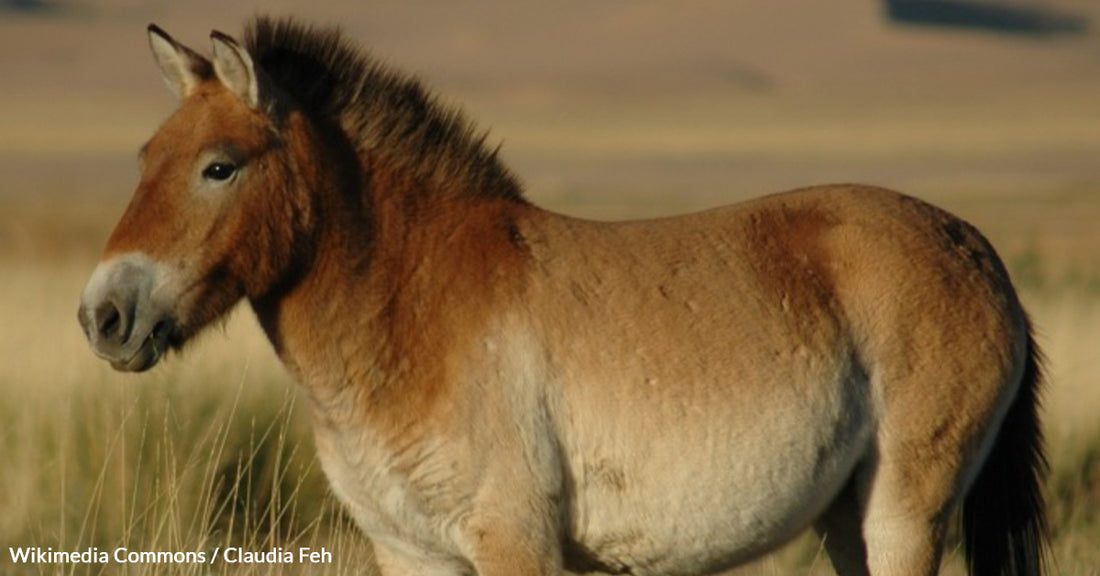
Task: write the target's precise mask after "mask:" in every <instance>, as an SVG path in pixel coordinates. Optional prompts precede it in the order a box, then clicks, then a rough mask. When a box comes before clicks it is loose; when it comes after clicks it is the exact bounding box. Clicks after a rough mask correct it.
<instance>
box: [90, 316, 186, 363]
mask: <svg viewBox="0 0 1100 576" xmlns="http://www.w3.org/2000/svg"><path fill="white" fill-rule="evenodd" d="M176 333H177V330H176V328H175V323H174V322H172V321H171V320H169V319H165V320H161V321H160V322H157V323H156V325H155V326H153V329H152V330H151V331H150V332H149V334H148V335H147V336H146V337H145V338H144V339H143V340H142V341H141V345H140V346H138V348H137V349H136V350H134V352H133V353H132V354H130V355H129V356H128V357H126V358H119V357H117V356H115V355H112V354H110V353H108V352H104V351H101V350H99V349H97V348H96V347H95V346H94V345H93V346H92V349H93V351H95V353H96V355H97V356H99V357H100V358H103V359H104V360H107V361H108V362H110V363H111V367H112V368H114V369H115V370H118V371H119V372H144V371H146V370H148V369H150V368H152V367H153V366H156V365H157V363H158V362H159V361H160V359H161V358H163V357H164V355H165V353H166V352H168V350H169V349H170V348H173V347H176V343H175V342H176V340H177V338H178V337H177V336H176Z"/></svg>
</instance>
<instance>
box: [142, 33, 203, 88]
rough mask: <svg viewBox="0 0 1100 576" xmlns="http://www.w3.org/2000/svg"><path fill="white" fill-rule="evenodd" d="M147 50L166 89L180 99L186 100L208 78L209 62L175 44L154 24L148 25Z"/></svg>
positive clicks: (173, 40)
mask: <svg viewBox="0 0 1100 576" xmlns="http://www.w3.org/2000/svg"><path fill="white" fill-rule="evenodd" d="M148 30H149V48H150V49H151V50H152V51H153V58H154V59H155V60H156V61H157V66H159V67H160V73H161V75H163V76H164V81H165V82H166V83H167V84H168V87H169V88H171V89H172V91H173V92H175V93H176V96H179V97H180V98H186V97H187V96H188V95H190V94H191V93H192V92H194V91H195V88H197V87H198V85H199V83H201V82H202V81H203V80H205V79H206V78H209V77H210V74H211V71H210V61H209V60H207V59H206V58H203V57H202V56H199V55H198V54H197V53H196V52H195V51H193V50H191V49H190V48H188V47H186V46H184V45H183V44H180V43H179V42H176V40H175V39H174V38H172V37H171V36H169V35H168V33H167V32H165V31H164V30H161V29H160V28H159V27H157V25H156V24H150V25H149V29H148Z"/></svg>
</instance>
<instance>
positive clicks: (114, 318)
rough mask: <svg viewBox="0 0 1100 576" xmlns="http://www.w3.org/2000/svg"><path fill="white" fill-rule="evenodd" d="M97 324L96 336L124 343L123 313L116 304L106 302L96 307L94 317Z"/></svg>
mask: <svg viewBox="0 0 1100 576" xmlns="http://www.w3.org/2000/svg"><path fill="white" fill-rule="evenodd" d="M92 319H93V321H94V322H95V329H96V334H97V335H98V336H99V338H101V339H103V340H113V341H116V342H121V341H122V333H123V331H124V327H123V325H122V313H121V312H120V311H119V309H118V306H115V303H114V302H110V301H107V302H104V303H102V304H100V305H99V306H97V307H96V309H95V312H94V314H93V317H92Z"/></svg>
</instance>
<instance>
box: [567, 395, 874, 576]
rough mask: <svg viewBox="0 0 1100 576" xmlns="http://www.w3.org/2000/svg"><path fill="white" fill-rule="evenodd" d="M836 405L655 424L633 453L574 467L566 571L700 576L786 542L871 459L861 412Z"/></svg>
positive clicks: (624, 452) (578, 462)
mask: <svg viewBox="0 0 1100 576" xmlns="http://www.w3.org/2000/svg"><path fill="white" fill-rule="evenodd" d="M833 399H834V400H836V401H837V402H838V404H837V405H830V404H831V402H830V401H823V404H821V405H816V406H811V405H806V406H804V407H803V408H802V409H795V410H793V411H788V412H786V413H782V414H780V413H777V412H778V411H773V413H772V414H771V415H770V416H769V415H768V414H767V412H768V410H767V409H763V414H764V417H762V418H759V419H754V420H753V421H752V422H751V425H742V426H738V425H737V424H736V423H733V422H728V421H727V422H713V423H712V424H711V426H710V427H709V429H707V430H704V428H707V425H706V424H703V423H701V422H683V423H680V426H676V425H669V426H664V427H662V426H660V424H659V423H657V428H664V430H665V431H664V435H663V436H662V437H660V438H658V437H653V438H652V441H651V442H649V443H645V442H642V443H639V444H638V445H637V446H636V447H635V448H636V450H634V451H632V452H631V451H628V450H625V449H624V450H614V449H609V450H607V451H606V452H604V453H603V455H602V457H599V458H596V459H591V458H589V459H585V458H577V459H575V460H574V461H573V462H572V472H573V476H574V478H573V481H574V483H573V485H574V486H575V487H576V488H575V492H574V493H573V494H572V495H571V496H572V497H573V501H572V502H571V516H570V531H571V536H572V540H573V541H574V546H573V548H574V550H572V551H571V553H570V554H569V555H568V556H571V557H572V560H573V562H572V563H573V564H575V565H576V567H577V568H585V569H602V570H607V571H614V570H623V569H629V570H630V573H632V574H636V575H642V574H679V573H682V574H701V573H709V572H711V571H714V570H717V569H720V568H724V567H727V566H732V565H735V564H739V563H741V562H744V561H747V560H749V559H751V558H753V557H755V556H758V555H760V554H763V553H765V552H767V551H769V550H771V549H773V548H775V547H777V546H779V545H781V544H783V543H784V542H786V541H788V540H789V539H791V538H793V537H794V536H795V535H797V534H798V533H799V532H801V531H802V530H803V529H805V528H806V527H807V526H808V525H809V524H810V523H812V522H813V520H814V519H815V518H816V517H817V516H818V515H819V514H820V513H821V512H822V511H823V509H824V508H825V507H826V506H827V505H828V503H829V501H831V500H832V499H833V498H834V497H835V495H836V494H837V493H838V492H839V491H840V489H841V488H842V487H843V486H844V484H845V482H846V481H847V480H848V478H849V476H850V475H851V472H852V469H853V467H854V466H855V464H856V462H857V461H858V460H859V459H860V458H861V457H863V455H864V454H866V451H867V446H868V440H869V437H870V426H869V424H868V422H869V419H868V418H866V416H867V415H866V414H865V413H864V412H865V411H864V410H863V408H862V407H861V406H858V405H852V403H849V402H843V401H842V400H841V398H838V397H833ZM845 404H846V405H847V406H845ZM857 404H858V403H857ZM620 432H621V434H622V436H623V437H627V436H630V433H629V432H628V431H627V430H621V431H620ZM640 436H645V434H644V433H642V434H640ZM677 436H679V438H677Z"/></svg>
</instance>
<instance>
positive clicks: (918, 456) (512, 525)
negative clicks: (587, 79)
mask: <svg viewBox="0 0 1100 576" xmlns="http://www.w3.org/2000/svg"><path fill="white" fill-rule="evenodd" d="M148 33H149V34H148V38H149V44H150V47H151V50H152V53H153V56H154V59H155V61H156V63H157V65H158V66H159V68H160V71H161V73H162V75H163V77H164V80H165V81H166V82H167V84H168V85H169V87H170V88H171V89H172V90H173V91H174V92H175V93H176V95H178V97H179V98H180V103H179V107H178V109H176V110H175V112H174V113H172V114H171V116H170V117H169V118H168V119H167V120H166V121H165V122H164V123H163V124H162V125H161V126H160V128H159V129H158V131H157V132H156V133H155V134H154V135H153V136H152V138H151V139H150V140H149V141H148V143H146V144H145V145H144V147H143V148H142V149H141V178H140V182H139V183H138V185H137V187H136V191H135V192H134V195H133V197H132V199H131V201H130V203H129V205H128V207H127V208H126V210H125V212H124V214H123V215H122V216H121V219H120V220H119V222H118V223H117V225H116V227H115V229H114V231H113V232H112V233H111V235H110V237H109V239H108V240H107V244H106V248H105V250H104V253H103V258H102V260H101V261H100V262H99V263H98V265H97V266H96V268H95V270H94V271H93V272H92V274H91V278H90V279H89V281H88V283H87V286H86V287H85V289H84V291H83V293H82V296H81V304H80V307H79V312H78V319H79V322H80V324H81V326H82V328H83V330H84V332H85V334H86V336H87V339H88V340H89V343H90V346H91V349H92V350H93V351H94V352H95V354H97V355H98V356H100V357H102V358H103V359H105V360H107V361H109V362H110V364H111V365H112V366H113V367H114V368H115V369H117V370H121V371H131V372H140V371H144V370H147V369H149V368H151V367H153V366H154V365H156V364H157V363H158V361H159V360H161V359H162V358H163V357H164V356H165V355H166V354H167V353H168V352H170V351H173V350H177V349H179V348H181V347H182V346H183V345H184V344H185V343H186V342H188V341H189V340H190V339H191V338H192V337H193V336H194V335H195V334H197V333H199V332H201V331H202V330H203V328H204V327H207V326H209V325H210V324H211V323H212V322H214V321H216V320H217V319H219V318H221V317H223V316H224V315H225V314H226V313H227V312H228V311H229V310H230V309H231V308H232V307H233V306H234V305H235V304H236V303H238V302H239V301H243V300H247V302H248V303H249V305H250V306H251V308H252V310H253V311H254V313H255V315H256V317H257V319H258V321H259V324H260V326H261V327H262V329H263V331H264V332H265V334H266V336H267V338H268V339H269V340H270V342H271V344H272V345H273V347H274V349H275V351H276V352H277V354H278V356H279V358H280V360H281V362H282V363H283V364H284V365H285V366H286V368H287V370H288V371H289V372H290V374H291V375H293V377H294V378H295V380H296V381H297V382H298V383H299V385H300V387H301V388H302V389H303V390H304V393H303V395H304V396H305V397H306V398H308V401H307V403H308V406H309V412H310V414H311V419H312V422H313V429H314V433H315V443H316V446H317V454H318V459H319V461H320V462H321V464H322V468H323V470H324V472H325V474H326V477H327V479H328V481H329V484H330V485H331V488H332V491H333V492H334V493H335V495H336V496H337V497H338V499H339V500H340V501H341V502H342V504H343V505H344V506H345V507H346V509H347V510H348V511H349V513H350V514H351V516H352V517H353V518H354V519H355V522H356V524H357V526H358V527H359V528H360V529H361V531H362V532H363V533H364V534H365V536H367V537H368V538H369V539H370V541H371V543H372V545H373V546H374V549H375V556H376V559H377V562H378V565H379V567H380V568H381V570H382V573H383V574H385V575H387V576H405V575H433V576H439V575H475V574H476V575H479V576H515V575H532V576H548V575H555V574H561V573H562V572H563V571H570V572H598V573H605V574H630V575H635V576H643V575H657V574H665V575H688V574H711V573H715V572H718V571H722V570H725V569H728V568H730V567H733V566H736V565H739V564H743V563H745V562H747V561H749V560H752V559H755V558H758V557H760V556H762V555H764V554H766V553H768V552H770V551H773V550H775V549H776V548H777V547H779V546H781V545H782V544H784V543H786V542H788V541H790V540H791V539H793V538H794V537H795V536H797V535H799V534H800V533H803V532H805V531H807V530H810V529H813V530H815V531H816V532H817V533H818V534H820V535H821V536H822V537H823V538H824V548H825V550H826V553H827V554H828V556H829V558H830V560H831V562H832V563H833V565H834V566H835V568H836V570H837V572H838V573H840V574H843V575H874V576H879V575H886V574H889V575H893V576H898V575H930V574H936V573H938V571H939V569H940V563H941V562H942V557H943V551H944V548H945V538H946V534H947V532H948V530H949V527H950V526H951V525H952V523H953V522H954V521H955V518H956V517H957V516H959V515H961V517H962V520H961V526H962V531H963V532H964V536H965V549H966V553H967V558H968V567H969V569H970V571H971V573H972V574H977V575H983V576H984V575H1005V574H1013V575H1025V574H1026V575H1036V574H1041V572H1042V570H1043V567H1044V564H1045V563H1046V558H1047V557H1048V556H1049V552H1048V548H1049V544H1048V535H1047V534H1048V530H1047V525H1046V521H1045V519H1044V514H1045V513H1044V502H1043V496H1042V485H1043V477H1044V474H1045V472H1046V468H1047V465H1046V461H1045V457H1044V453H1043V440H1042V435H1041V428H1040V418H1039V398H1038V395H1039V392H1040V387H1041V382H1042V380H1043V378H1042V367H1041V355H1040V351H1039V349H1038V347H1037V346H1036V343H1035V340H1034V338H1033V336H1032V332H1031V327H1030V323H1029V319H1028V317H1027V316H1026V314H1025V312H1024V310H1023V308H1022V306H1021V304H1020V302H1019V300H1018V297H1017V294H1016V292H1015V290H1014V288H1013V286H1012V284H1011V281H1010V279H1009V275H1008V273H1007V272H1006V268H1005V266H1004V265H1003V263H1002V261H1001V260H1000V258H999V257H998V255H997V253H996V252H995V251H994V249H993V247H992V246H991V244H990V243H989V242H988V241H987V240H986V239H985V238H984V237H983V236H982V235H981V233H980V232H978V231H977V230H976V229H975V228H974V227H972V226H971V225H970V224H968V223H966V222H964V221H963V220H961V219H959V218H957V217H955V216H953V215H951V214H949V213H947V212H945V211H943V210H941V209H939V208H936V207H933V206H932V205H930V204H927V203H925V202H923V201H921V200H918V199H916V198H913V197H910V196H906V195H903V194H900V193H897V192H892V191H888V190H885V189H881V188H876V187H871V186H863V185H828V186H817V187H811V188H805V189H800V190H795V191H790V192H784V193H778V194H773V195H767V196H763V197H760V198H757V199H754V200H751V201H748V202H744V203H741V204H735V205H730V206H726V207H720V208H714V209H711V210H707V211H703V212H699V213H694V214H689V215H681V216H676V217H668V218H661V219H654V220H646V221H622V222H595V221H588V220H583V219H579V218H574V217H568V216H565V215H561V214H557V213H554V212H551V211H548V210H545V209H543V208H540V207H538V206H536V205H534V204H533V203H532V202H530V201H529V200H527V199H526V197H525V195H524V191H523V187H522V186H521V184H520V183H519V180H518V179H517V177H516V176H514V175H513V174H512V172H511V171H510V170H509V169H508V168H507V167H506V166H505V165H504V162H503V161H502V160H501V159H500V158H499V155H498V153H497V148H494V147H491V146H489V145H488V144H487V143H486V140H487V138H486V134H485V133H483V132H481V131H479V130H477V129H476V128H474V127H473V124H472V123H471V122H470V121H469V120H468V119H467V117H466V116H465V115H464V114H463V113H461V112H460V111H458V110H456V109H454V107H450V106H447V105H444V104H441V103H440V102H439V101H438V100H437V97H436V96H434V95H433V93H432V92H430V91H429V90H427V89H426V88H424V86H423V84H422V83H421V82H420V81H419V80H418V79H416V78H414V77H412V76H410V75H407V74H404V73H401V72H399V71H395V70H393V69H392V68H391V67H389V66H386V65H383V64H380V63H378V62H377V61H376V60H375V59H373V58H372V57H371V56H370V55H369V54H368V53H367V52H365V51H364V50H362V49H360V48H359V47H357V46H356V45H355V44H354V43H353V42H352V41H351V40H349V39H348V38H347V36H346V35H344V34H343V33H342V32H341V31H340V30H339V29H336V28H325V27H317V26H314V25H310V24H306V23H303V22H300V21H297V20H293V19H273V18H270V17H258V18H256V19H254V20H252V21H250V22H249V23H248V24H247V26H246V28H245V32H244V35H243V42H238V41H237V40H235V39H234V38H232V37H230V36H228V35H226V34H223V33H221V32H217V31H214V32H212V33H211V41H212V52H211V53H210V56H204V55H201V54H199V53H198V52H196V51H195V50H193V49H191V48H188V47H186V46H184V45H183V44H181V43H179V42H178V41H176V40H175V39H173V38H172V37H171V36H169V35H168V34H167V33H165V32H164V31H163V30H161V29H160V28H158V27H156V26H155V25H150V27H149V29H148ZM960 509H961V514H959V515H957V514H955V513H956V512H957V511H959V510H960Z"/></svg>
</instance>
